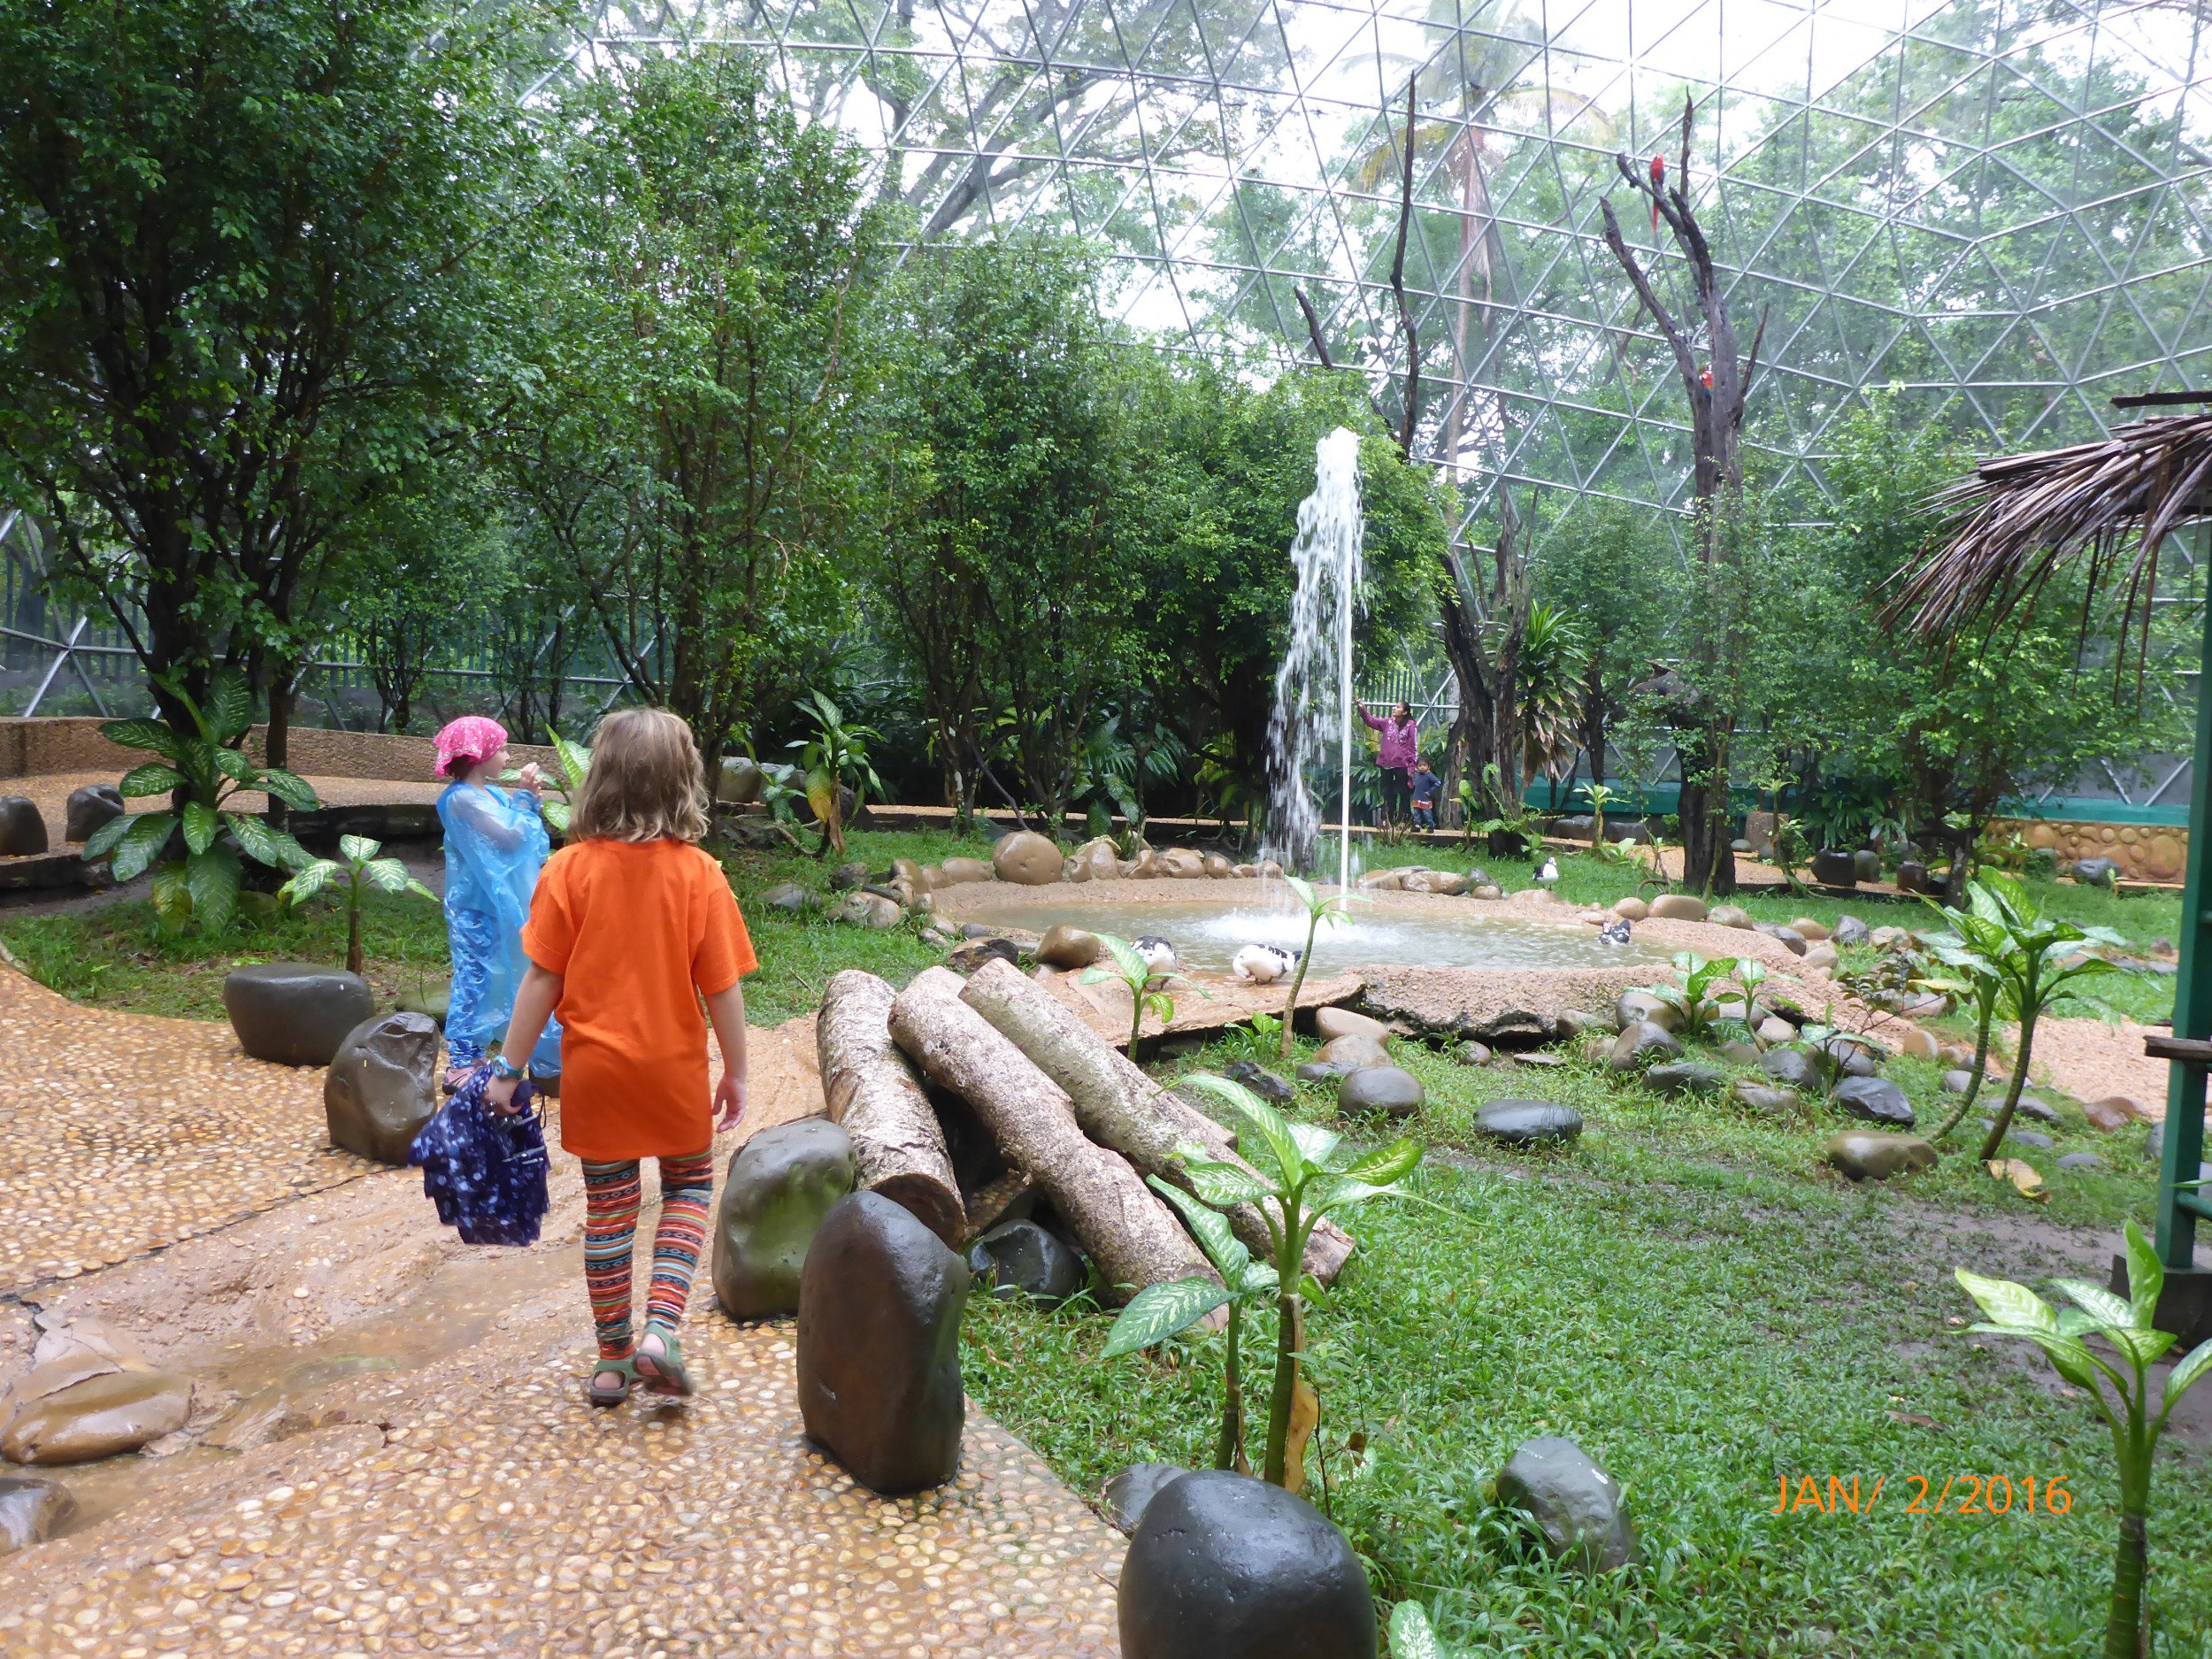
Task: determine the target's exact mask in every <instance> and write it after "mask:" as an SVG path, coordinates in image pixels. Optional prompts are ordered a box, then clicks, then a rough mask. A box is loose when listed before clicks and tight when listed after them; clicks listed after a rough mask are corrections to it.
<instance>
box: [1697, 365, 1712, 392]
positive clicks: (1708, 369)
mask: <svg viewBox="0 0 2212 1659" xmlns="http://www.w3.org/2000/svg"><path fill="white" fill-rule="evenodd" d="M1698 378H1699V379H1701V380H1703V381H1704V382H1705V389H1706V390H1707V391H1711V390H1712V389H1713V365H1711V364H1707V365H1705V373H1703V374H1702V375H1701V376H1699V377H1698Z"/></svg>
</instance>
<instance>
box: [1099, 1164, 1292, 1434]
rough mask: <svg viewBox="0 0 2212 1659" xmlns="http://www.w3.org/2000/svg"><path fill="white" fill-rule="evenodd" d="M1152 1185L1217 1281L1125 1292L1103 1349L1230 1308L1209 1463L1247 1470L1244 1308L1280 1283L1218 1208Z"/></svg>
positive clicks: (1135, 1342) (1150, 1341)
mask: <svg viewBox="0 0 2212 1659" xmlns="http://www.w3.org/2000/svg"><path fill="white" fill-rule="evenodd" d="M1150 1184H1151V1186H1152V1187H1153V1188H1154V1190H1155V1191H1156V1192H1157V1193H1158V1194H1160V1196H1161V1197H1163V1198H1164V1199H1166V1200H1167V1201H1168V1202H1170V1203H1171V1204H1173V1205H1174V1206H1175V1208H1176V1209H1177V1210H1180V1211H1181V1212H1182V1215H1183V1219H1184V1220H1185V1221H1187V1222H1188V1223H1189V1224H1190V1230H1191V1236H1192V1237H1193V1238H1194V1239H1196V1240H1198V1246H1199V1248H1201V1249H1202V1250H1204V1251H1205V1253H1206V1259H1207V1260H1208V1261H1210V1262H1211V1263H1213V1266H1214V1271H1216V1272H1217V1273H1218V1274H1220V1275H1221V1282H1220V1283H1219V1284H1216V1283H1215V1282H1214V1281H1213V1280H1212V1279H1202V1278H1199V1277H1197V1276H1195V1275H1194V1276H1193V1277H1191V1278H1189V1279H1174V1280H1171V1282H1169V1283H1167V1284H1164V1285H1148V1286H1145V1287H1144V1288H1143V1289H1142V1290H1141V1291H1139V1292H1138V1293H1137V1294H1136V1295H1134V1296H1133V1297H1132V1298H1131V1299H1130V1302H1129V1305H1128V1306H1127V1307H1126V1308H1124V1309H1123V1310H1121V1313H1120V1315H1119V1317H1117V1318H1116V1319H1115V1321H1114V1328H1113V1329H1112V1331H1110V1332H1109V1333H1107V1337H1106V1348H1105V1351H1104V1353H1103V1355H1102V1357H1103V1358H1106V1359H1118V1358H1120V1357H1121V1356H1123V1355H1124V1354H1133V1353H1135V1352H1137V1351H1138V1350H1139V1349H1140V1348H1150V1347H1152V1346H1154V1345H1155V1344H1156V1343H1159V1342H1164V1341H1166V1340H1167V1339H1168V1338H1170V1337H1171V1336H1178V1335H1180V1334H1181V1333H1183V1332H1185V1331H1187V1330H1189V1329H1190V1328H1191V1327H1192V1326H1193V1325H1196V1324H1197V1323H1198V1322H1199V1321H1200V1320H1202V1319H1203V1318H1205V1317H1207V1316H1208V1315H1209V1314H1210V1313H1212V1312H1213V1310H1215V1309H1217V1308H1226V1309H1227V1310H1229V1323H1228V1325H1227V1327H1226V1328H1225V1330H1224V1332H1223V1333H1222V1342H1223V1348H1222V1404H1221V1434H1220V1437H1219V1438H1218V1439H1217V1440H1216V1441H1215V1442H1214V1467H1215V1468H1216V1469H1235V1470H1239V1471H1243V1472H1244V1473H1247V1474H1249V1473H1250V1472H1251V1463H1250V1461H1249V1460H1248V1458H1247V1457H1246V1455H1245V1450H1244V1440H1245V1434H1244V1422H1245V1413H1244V1314H1245V1310H1246V1309H1247V1308H1249V1307H1253V1306H1255V1305H1257V1304H1260V1303H1263V1302H1267V1301H1269V1300H1271V1298H1273V1297H1274V1296H1275V1295H1276V1294H1277V1293H1278V1291H1279V1283H1278V1276H1277V1273H1276V1270H1275V1264H1274V1263H1271V1262H1256V1261H1254V1260H1253V1259H1252V1253H1251V1252H1250V1251H1249V1250H1248V1249H1246V1248H1244V1245H1243V1243H1242V1242H1241V1241H1240V1240H1239V1239H1238V1238H1237V1236H1236V1234H1235V1233H1232V1232H1231V1231H1230V1230H1229V1224H1228V1222H1227V1220H1226V1219H1225V1218H1224V1217H1223V1216H1222V1214H1221V1212H1220V1211H1219V1210H1209V1209H1208V1208H1207V1207H1206V1206H1205V1205H1203V1204H1202V1203H1200V1202H1198V1201H1197V1200H1196V1199H1195V1198H1193V1197H1192V1196H1191V1195H1190V1194H1188V1193H1186V1192H1183V1191H1181V1190H1180V1189H1179V1188H1177V1187H1171V1186H1170V1185H1168V1183H1167V1182H1165V1181H1164V1180H1162V1179H1160V1178H1159V1177H1158V1176H1154V1177H1152V1179H1151V1183H1150Z"/></svg>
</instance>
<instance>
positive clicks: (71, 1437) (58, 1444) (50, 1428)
mask: <svg viewBox="0 0 2212 1659" xmlns="http://www.w3.org/2000/svg"><path fill="white" fill-rule="evenodd" d="M191 1415H192V1379H190V1378H188V1377H180V1376H179V1375H178V1374H177V1373H176V1372H174V1371H110V1372H108V1373H107V1374H105V1375H104V1376H100V1377H93V1378H89V1379H87V1380H85V1381H83V1382H81V1383H72V1384H71V1385H70V1386H68V1387H66V1388H63V1389H59V1390H58V1391H57V1392H55V1393H53V1394H48V1395H46V1396H45V1397H44V1398H43V1399H40V1400H34V1401H32V1402H30V1403H29V1404H28V1405H27V1406H25V1407H24V1408H23V1409H21V1410H20V1411H18V1412H17V1413H16V1414H15V1416H14V1417H12V1418H11V1419H10V1420H9V1423H8V1426H7V1430H6V1432H4V1433H0V1455H4V1456H6V1457H7V1459H8V1460H9V1462H11V1463H42V1464H52V1463H90V1462H92V1461H93V1460H94V1459H95V1458H100V1457H112V1456H114V1455H116V1454H117V1453H118V1452H134V1451H136V1450H137V1449H138V1448H140V1447H142V1446H143V1445H145V1444H146V1442H147V1441H149V1440H159V1439H160V1438H161V1437H162V1436H163V1435H165V1434H173V1433H174V1432H176V1431H177V1430H179V1429H180V1428H182V1427H183V1426H184V1425H185V1420H186V1419H187V1418H188V1417H190V1416H191Z"/></svg>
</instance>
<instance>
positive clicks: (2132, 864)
mask: <svg viewBox="0 0 2212 1659" xmlns="http://www.w3.org/2000/svg"><path fill="white" fill-rule="evenodd" d="M2000 824H2001V827H2002V828H2005V829H2009V830H2013V831H2016V832H2017V833H2018V834H2019V836H2020V839H2021V840H2022V841H2025V842H2026V843H2027V844H2028V845H2029V846H2030V847H2047V848H2049V849H2051V851H2053V852H2054V853H2055V854H2057V856H2058V867H2059V873H2060V874H2062V875H2063V874H2064V873H2065V872H2066V867H2067V866H2068V865H2069V864H2072V863H2073V862H2074V861H2075V860H2076V859H2078V858H2109V859H2111V860H2112V862H2113V863H2114V864H2117V865H2119V866H2120V873H2121V875H2122V876H2123V877H2124V879H2128V880H2131V881H2178V880H2180V879H2181V873H2182V866H2183V865H2184V864H2185V862H2186V861H2187V859H2188V856H2189V832H2188V831H2187V830H2185V829H2184V828H2182V827H2181V826H2179V825H2175V824H2090V823H2084V822H2081V821H2079V820H2077V819H2070V818H2007V819H2002V820H2001V821H2000Z"/></svg>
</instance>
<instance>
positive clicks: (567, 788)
mask: <svg viewBox="0 0 2212 1659" xmlns="http://www.w3.org/2000/svg"><path fill="white" fill-rule="evenodd" d="M552 738H553V754H554V757H555V758H556V760H557V762H558V764H559V766H560V769H561V775H560V776H559V778H557V779H550V778H549V779H546V780H543V781H542V782H541V784H540V785H539V787H540V788H541V789H543V790H546V791H547V792H549V794H551V795H553V796H554V799H552V800H549V801H547V802H546V803H544V805H543V808H542V810H543V811H544V814H545V821H546V822H547V823H548V824H549V825H550V826H552V827H553V828H554V829H556V830H557V831H559V832H560V833H562V834H564V835H565V834H567V833H568V815H569V813H570V812H571V811H572V810H574V807H575V804H576V792H577V791H578V790H579V789H581V788H582V787H584V774H585V773H586V772H589V771H590V770H591V750H589V749H586V748H585V747H584V746H583V745H582V744H581V743H572V742H570V741H568V739H566V738H565V737H563V736H562V735H561V734H560V733H558V732H555V733H552ZM521 777H522V773H521V772H502V773H501V774H500V776H499V781H500V782H502V783H503V784H513V783H516V782H518V780H520V779H521Z"/></svg>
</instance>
